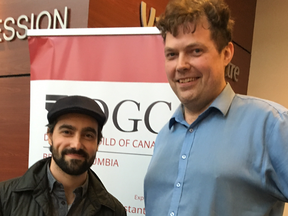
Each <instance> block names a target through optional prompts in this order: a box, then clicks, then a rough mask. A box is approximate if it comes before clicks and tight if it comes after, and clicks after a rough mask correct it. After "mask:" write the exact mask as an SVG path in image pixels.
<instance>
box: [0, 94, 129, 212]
mask: <svg viewBox="0 0 288 216" xmlns="http://www.w3.org/2000/svg"><path fill="white" fill-rule="evenodd" d="M47 118H48V122H49V124H48V125H47V126H48V129H47V134H48V141H49V144H50V151H51V152H52V158H46V159H43V160H40V161H38V162H37V163H35V164H34V165H33V166H32V167H31V168H29V169H28V171H27V172H26V173H25V174H24V175H23V176H22V177H19V178H16V179H12V180H8V181H5V182H2V183H0V216H6V215H13V216H18V215H19V216H20V215H21V216H23V215H25V216H30V215H31V216H32V215H33V216H34V215H35V216H44V215H46V216H50V215H55V216H58V215H59V216H62V215H63V216H64V215H65V216H69V215H77V216H78V215H83V216H84V215H85V216H89V215H97V216H98V215H99V216H110V215H111V216H112V215H113V216H124V215H126V211H125V208H124V207H123V205H122V204H121V203H120V202H119V201H118V200H117V199H116V198H115V197H113V196H112V195H111V194H110V193H108V191H107V190H106V189H105V187H104V185H103V184H102V182H101V181H100V179H99V178H98V177H97V175H96V174H95V173H94V172H93V171H92V170H91V169H90V167H91V165H92V164H93V162H94V159H95V156H96V152H97V150H98V147H99V142H100V140H101V138H102V132H101V131H102V128H103V125H104V124H105V122H106V116H105V114H104V113H103V112H102V110H101V108H100V107H99V106H98V104H97V103H96V102H95V101H94V100H92V99H90V98H87V97H83V96H69V97H64V98H61V99H59V100H58V101H57V102H56V103H55V104H54V105H53V107H52V108H51V109H50V111H49V112H48V115H47Z"/></svg>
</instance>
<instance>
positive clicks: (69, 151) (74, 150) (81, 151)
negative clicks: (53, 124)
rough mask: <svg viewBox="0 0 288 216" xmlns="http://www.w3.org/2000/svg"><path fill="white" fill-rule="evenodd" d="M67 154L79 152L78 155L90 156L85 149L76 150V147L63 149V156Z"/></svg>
mask: <svg viewBox="0 0 288 216" xmlns="http://www.w3.org/2000/svg"><path fill="white" fill-rule="evenodd" d="M65 154H78V155H81V156H83V157H85V158H88V157H89V156H88V154H87V153H86V152H85V151H84V150H83V149H79V150H76V149H74V148H71V149H64V150H63V151H62V156H64V155H65Z"/></svg>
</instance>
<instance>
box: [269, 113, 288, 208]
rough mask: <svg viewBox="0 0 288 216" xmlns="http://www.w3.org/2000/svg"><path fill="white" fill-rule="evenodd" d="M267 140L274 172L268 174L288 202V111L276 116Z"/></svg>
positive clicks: (276, 188)
mask: <svg viewBox="0 0 288 216" xmlns="http://www.w3.org/2000/svg"><path fill="white" fill-rule="evenodd" d="M267 130H268V131H267V133H266V140H268V141H267V149H268V155H269V158H270V162H271V165H272V167H273V170H271V172H269V173H267V174H269V175H270V177H271V180H272V181H273V182H274V185H275V188H274V190H277V191H278V192H280V193H281V194H282V195H283V201H285V202H287V201H288V111H287V110H286V111H284V112H282V113H278V114H277V115H275V114H274V121H273V124H272V125H271V127H270V128H269V127H268V129H267Z"/></svg>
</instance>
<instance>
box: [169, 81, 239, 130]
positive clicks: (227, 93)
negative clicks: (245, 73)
mask: <svg viewBox="0 0 288 216" xmlns="http://www.w3.org/2000/svg"><path fill="white" fill-rule="evenodd" d="M234 96H235V92H234V91H233V89H232V88H231V86H230V84H229V83H227V85H226V86H225V88H224V89H223V91H222V92H221V93H220V94H219V95H218V97H217V98H216V99H215V100H214V101H213V102H212V104H211V105H210V106H209V107H208V109H207V110H209V109H211V107H213V108H216V109H217V110H219V111H220V112H221V113H222V115H223V116H226V115H227V113H228V111H229V108H230V106H231V103H232V100H233V98H234ZM204 112H205V111H204ZM175 122H179V123H181V124H184V125H188V124H187V122H186V121H185V119H184V116H183V104H180V106H179V107H178V108H177V109H176V111H175V112H174V114H173V116H172V117H171V119H170V121H169V129H171V127H172V126H173V125H174V124H175Z"/></svg>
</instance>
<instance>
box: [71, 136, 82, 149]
mask: <svg viewBox="0 0 288 216" xmlns="http://www.w3.org/2000/svg"><path fill="white" fill-rule="evenodd" d="M70 145H71V147H72V148H75V149H77V150H78V149H81V146H82V142H81V135H78V134H75V136H74V137H73V139H72V140H71V144H70Z"/></svg>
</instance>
